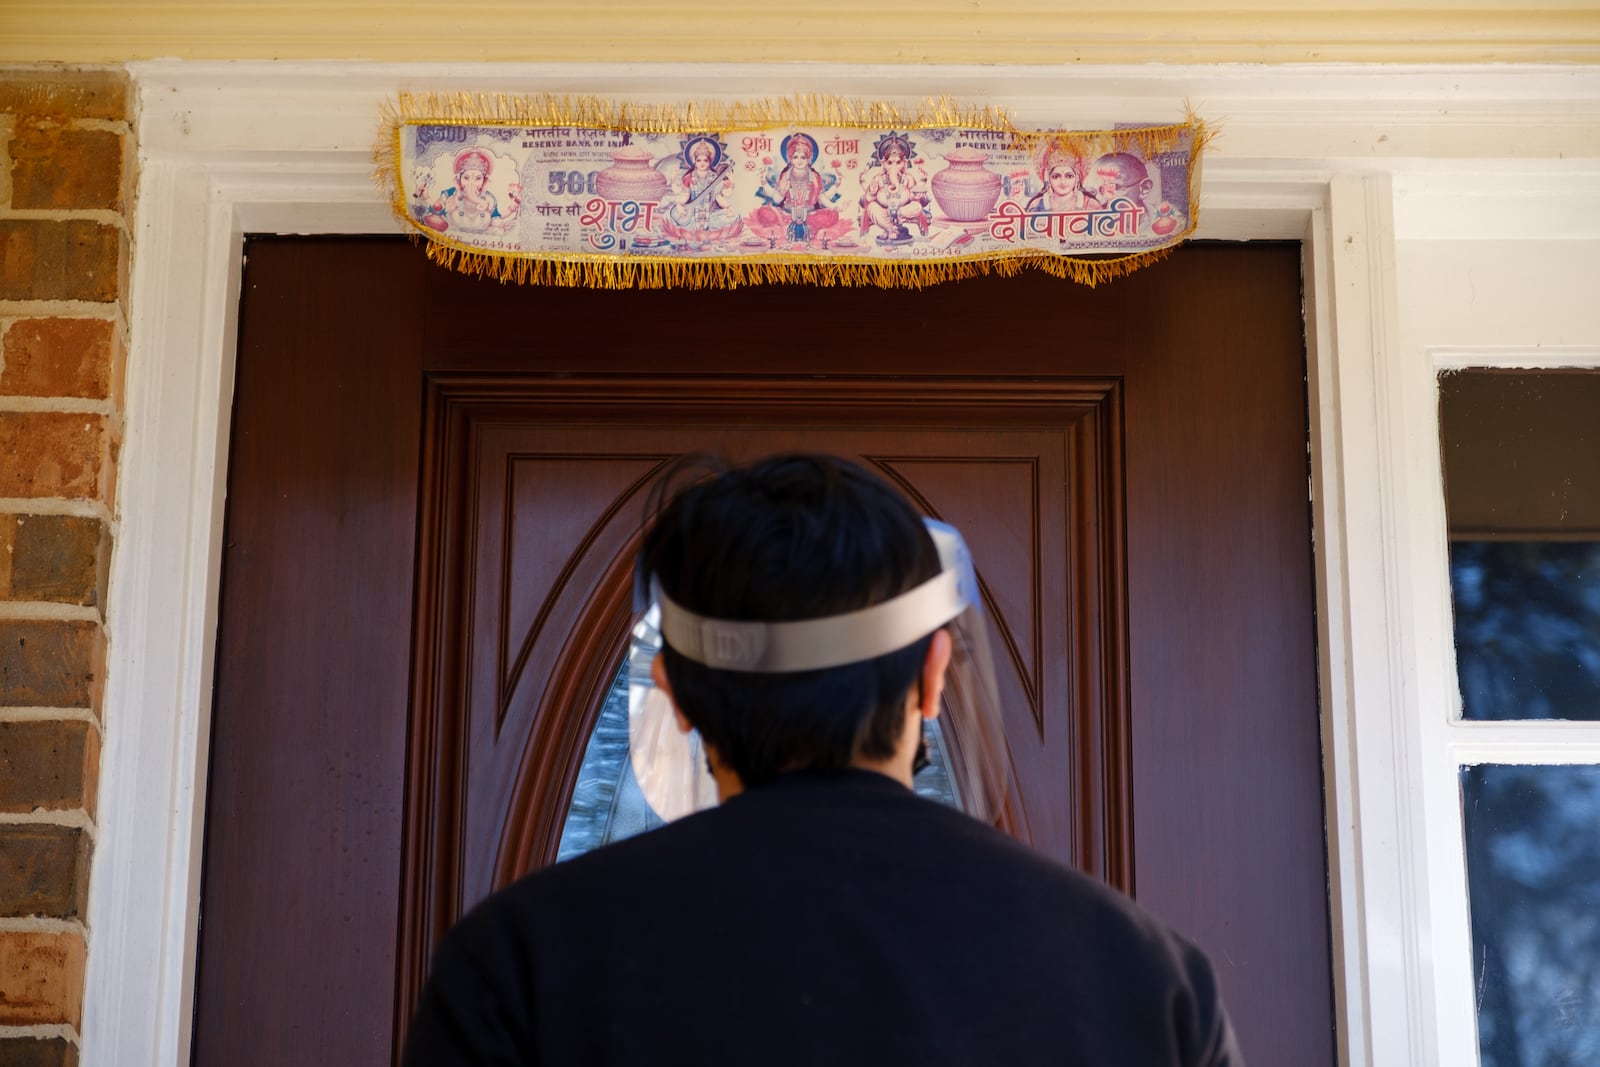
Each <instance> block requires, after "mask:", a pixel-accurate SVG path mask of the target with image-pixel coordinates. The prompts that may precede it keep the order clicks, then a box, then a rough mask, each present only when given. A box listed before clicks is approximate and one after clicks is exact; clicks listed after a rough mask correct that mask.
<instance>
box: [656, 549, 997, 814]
mask: <svg viewBox="0 0 1600 1067" xmlns="http://www.w3.org/2000/svg"><path fill="white" fill-rule="evenodd" d="M923 521H924V523H925V525H926V527H927V530H928V533H929V535H930V536H931V537H932V539H933V543H934V545H935V547H936V548H937V549H938V553H939V562H940V571H939V573H938V574H937V575H935V576H934V577H932V578H930V579H928V580H927V581H926V582H923V583H922V584H921V585H919V586H917V587H915V588H913V589H910V590H908V591H906V592H904V593H902V594H900V595H899V596H896V597H893V598H891V599H889V600H886V601H884V602H882V603H880V604H874V605H872V606H871V607H867V608H862V609H860V610H857V611H852V612H847V613H845V614H841V615H833V616H828V617H825V618H817V619H801V620H795V621H790V622H749V621H736V620H727V619H708V618H705V617H704V616H701V615H697V614H695V613H694V612H692V611H689V610H688V609H686V608H684V607H682V606H681V605H678V604H676V603H674V602H673V601H672V600H671V598H669V597H667V596H666V595H664V594H663V593H662V592H661V589H660V586H659V584H658V583H657V582H655V581H654V579H653V578H652V577H649V576H646V575H640V576H639V581H638V588H639V591H640V592H645V591H646V590H647V591H648V592H647V593H646V595H645V596H643V597H641V598H640V599H641V600H647V602H648V609H647V610H646V611H645V614H644V616H643V617H642V618H641V620H640V622H639V623H638V625H637V626H636V627H635V628H634V640H633V642H632V644H631V646H630V650H629V654H628V655H629V661H628V728H629V744H630V754H631V758H632V762H633V772H634V777H635V778H636V779H637V781H638V783H639V788H640V790H641V792H642V793H643V794H644V798H645V800H646V801H647V802H648V803H649V804H650V806H651V808H652V809H654V811H655V812H656V814H657V815H659V816H660V817H661V818H662V819H665V820H668V821H670V820H672V819H675V818H678V817H679V816H682V815H686V814H688V813H690V812H693V811H698V810H700V809H701V808H708V807H711V806H713V805H715V804H716V802H717V790H716V784H715V782H714V781H713V779H712V777H711V774H710V770H709V768H708V765H707V762H706V753H705V749H704V746H703V745H702V743H701V740H700V737H699V735H698V733H697V732H695V731H692V730H691V731H689V732H684V731H683V730H681V729H680V728H679V725H678V721H677V717H676V715H675V714H674V713H673V709H672V704H671V700H670V698H668V696H667V694H666V693H664V692H663V691H661V690H660V689H658V688H657V687H656V685H655V683H654V681H653V680H652V678H651V673H650V662H651V660H652V659H654V657H655V654H656V652H658V651H659V650H660V648H661V645H662V644H666V645H669V646H671V648H672V649H673V650H674V651H676V652H677V653H679V654H680V655H682V656H684V657H685V658H687V659H689V660H692V661H693V662H695V663H699V664H701V665H703V666H706V667H710V668H712V669H715V670H722V671H742V672H749V673H752V674H785V673H795V672H800V671H815V670H825V669H827V668H830V667H840V666H844V665H845V664H849V663H859V662H862V661H865V660H870V659H876V658H877V657H879V656H883V655H887V654H888V653H890V652H896V651H898V650H900V649H902V648H905V647H907V646H908V645H911V644H914V643H915V642H917V641H919V640H921V639H922V638H924V637H926V636H928V635H929V634H931V633H933V632H934V631H935V630H938V629H941V628H943V629H946V630H948V631H949V633H950V638H951V646H952V647H951V658H950V666H949V668H948V671H947V673H946V676H945V690H944V698H943V707H942V709H941V712H940V715H939V718H938V719H936V720H934V721H932V722H929V723H925V724H924V726H923V730H924V737H925V738H927V737H928V734H929V733H930V732H932V731H937V733H935V734H934V736H933V737H932V738H931V739H929V741H930V743H929V744H928V748H929V749H931V750H932V751H933V752H934V753H935V755H936V760H937V762H939V763H940V764H942V766H943V770H944V773H945V774H947V776H948V789H947V790H941V791H942V792H944V793H945V794H946V795H947V796H949V797H951V798H952V799H953V800H954V802H955V803H956V805H957V806H959V807H960V808H961V809H962V810H963V811H965V812H967V813H968V814H969V815H972V816H974V817H975V818H978V819H981V820H982V821H984V822H988V823H991V824H992V823H994V822H996V821H997V820H998V818H999V817H1000V813H1001V810H1002V807H1003V805H1004V802H1005V797H1006V789H1007V782H1008V776H1009V772H1010V760H1009V757H1008V755H1007V750H1006V745H1005V734H1004V732H1003V729H1002V726H1001V717H1000V703H999V698H998V696H997V689H996V686H995V674H994V662H993V660H992V658H991V655H990V644H989V632H988V620H987V618H986V617H985V615H984V611H983V600H982V597H981V595H980V593H979V589H978V578H977V572H976V571H975V570H974V568H973V564H972V555H971V553H970V552H969V551H968V550H967V545H966V542H965V541H964V540H962V537H961V534H960V532H959V531H957V530H956V528H955V527H953V526H950V525H948V524H947V523H943V522H939V521H937V520H934V519H924V520H923ZM921 791H923V790H922V789H920V788H919V792H921Z"/></svg>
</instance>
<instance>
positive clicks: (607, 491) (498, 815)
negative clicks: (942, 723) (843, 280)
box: [402, 378, 1131, 990]
mask: <svg viewBox="0 0 1600 1067" xmlns="http://www.w3.org/2000/svg"><path fill="white" fill-rule="evenodd" d="M906 391H907V387H906V385H905V384H904V383H888V382H885V383H879V384H878V385H877V386H876V387H871V386H862V387H860V388H857V389H853V390H840V389H838V388H836V387H835V386H832V385H828V384H824V383H816V382H806V381H803V380H795V381H789V382H784V383H774V382H770V381H762V382H749V381H746V382H739V381H721V382H715V383H712V382H706V381H685V380H669V379H659V380H653V381H639V382H634V383H630V384H629V385H627V386H620V387H619V386H618V385H617V384H616V383H608V382H604V381H601V380H586V379H583V378H568V379H561V380H554V379H504V380H501V381H499V382H497V383H486V382H484V381H481V380H463V381H459V382H457V381H450V380H445V379H441V380H439V381H437V382H436V383H435V395H434V402H433V408H434V411H435V418H434V419H433V424H434V425H435V426H436V428H437V430H438V432H437V434H436V435H435V437H434V439H433V443H432V444H431V445H429V448H430V449H431V450H433V451H434V453H435V457H436V458H435V460H433V461H432V462H430V464H429V465H430V467H432V468H433V469H436V470H438V471H441V472H446V474H445V477H444V478H443V479H442V480H441V481H440V483H439V484H438V485H437V486H436V487H435V489H434V491H433V493H432V494H431V495H430V496H428V497H427V498H426V501H430V502H432V503H428V502H425V505H424V512H423V520H422V525H423V529H424V531H425V533H424V538H423V540H424V543H425V544H436V545H438V546H439V550H438V552H437V553H436V554H434V555H432V556H427V555H425V557H424V559H423V563H422V570H421V578H422V582H423V587H424V589H429V588H436V589H437V594H438V595H437V596H426V597H425V598H424V601H423V610H424V617H423V618H422V619H421V620H419V629H418V633H419V638H420V640H421V641H422V644H420V645H419V647H418V649H417V652H416V656H415V658H416V661H417V663H418V664H419V667H420V674H419V677H420V678H421V679H422V684H419V686H418V689H417V691H418V693H419V694H421V696H422V699H421V700H419V702H418V705H417V707H416V708H415V710H414V724H413V729H412V737H413V751H412V759H411V763H412V765H413V766H415V767H429V768H433V769H434V771H435V773H434V774H433V775H431V776H413V778H412V782H411V786H412V793H411V795H409V796H408V802H407V807H408V810H410V811H411V812H413V813H417V814H419V815H420V820H419V821H418V822H416V823H414V825H413V827H412V836H411V838H410V840H409V841H408V861H407V874H406V887H407V895H406V901H407V905H406V906H407V909H408V915H409V916H410V917H411V921H408V924H407V927H406V929H407V930H409V931H411V935H410V936H411V937H412V938H413V939H414V940H413V941H412V943H411V944H410V945H408V946H405V947H404V948H403V951H402V958H403V959H407V960H410V961H411V965H412V970H411V973H410V974H409V976H408V977H409V988H411V989H413V990H414V989H415V988H416V984H417V983H418V982H420V979H421V977H422V964H423V962H424V961H425V958H426V947H427V946H430V945H431V944H432V940H433V938H434V937H436V936H437V935H438V934H439V933H441V932H442V929H443V926H444V925H447V924H448V922H449V921H451V920H452V919H453V918H454V917H455V916H456V915H457V914H459V913H460V912H462V911H464V910H465V909H466V908H467V907H469V906H470V905H471V904H472V903H473V902H474V901H476V900H478V899H479V898H481V897H482V896H484V895H486V894H487V893H488V892H490V891H491V890H492V889H494V888H495V887H497V886H499V885H502V884H505V883H506V882H508V881H510V880H511V879H513V878H515V877H517V876H518V875H520V874H522V873H525V872H526V871H527V870H529V869H531V868H533V867H537V866H540V865H542V864H544V863H548V862H551V861H552V860H553V859H554V857H555V854H556V850H557V847H558V845H559V842H560V829H561V825H562V822H563V817H564V814H565V808H566V803H567V800H568V798H569V797H570V795H571V791H572V788H573V786H574V783H575V780H576V775H577V770H578V766H579V763H580V761H581V758H582V754H583V747H584V744H585V742H586V741H587V738H588V734H589V731H590V729H591V728H592V725H593V722H594V719H595V717H596V716H597V715H598V712H599V708H600V705H601V702H602V701H603V699H604V696H605V693H606V692H607V690H608V688H609V686H610V683H611V680H612V679H613V678H614V677H615V673H616V670H617V665H618V663H619V661H620V657H621V656H622V654H623V648H624V645H625V642H626V639H627V633H628V631H629V628H630V627H631V625H632V622H633V604H632V599H631V570H632V567H631V563H632V556H633V552H634V549H635V542H636V537H637V534H638V531H639V529H640V526H641V524H642V522H643V520H644V518H645V507H646V500H647V497H648V495H649V490H650V489H651V487H652V485H653V483H654V482H655V481H656V479H657V478H658V476H659V472H660V471H661V470H662V469H663V468H664V467H665V466H666V465H667V464H668V463H669V462H670V461H671V460H672V459H673V458H674V457H676V456H678V455H681V454H683V453H687V452H695V451H701V450H705V449H712V450H715V451H716V452H717V453H718V454H720V455H722V456H724V457H726V458H727V459H730V460H733V461H739V460H743V459H749V458H754V457H756V456H760V455H765V454H769V453H772V452H776V451H787V450H807V449H809V450H818V451H829V452H834V453H837V454H842V455H846V456H852V457H854V458H856V459H858V460H859V461H861V462H863V463H866V464H867V465H869V466H872V467H875V468H877V469H878V470H879V471H880V472H882V473H883V474H884V475H885V476H886V477H888V478H889V479H890V480H891V481H894V482H896V483H898V484H899V485H900V486H901V487H902V489H903V490H904V491H905V492H906V493H907V495H908V496H909V497H910V498H911V499H912V500H914V501H915V502H916V503H917V504H918V505H919V506H920V507H921V509H922V510H923V511H924V512H926V513H927V514H930V515H933V516H936V517H939V518H943V519H946V520H949V521H952V522H954V523H956V524H957V525H958V526H960V527H961V528H962V529H963V531H964V532H966V534H967V535H968V537H969V540H970V542H971V544H972V546H973V549H974V553H975V555H976V557H977V559H978V561H979V565H980V574H979V577H980V583H981V585H982V588H983V592H984V597H985V602H986V605H987V607H988V609H989V611H990V613H991V615H992V617H993V622H994V629H995V632H996V634H997V639H998V644H999V648H1000V651H999V654H998V656H997V661H998V662H999V664H1000V667H1001V669H1000V672H999V675H1000V684H1001V687H1002V690H1003V693H1002V698H1003V700H1004V703H1005V705H1006V707H1007V709H1008V710H1007V714H1008V718H1007V722H1006V727H1007V735H1008V738H1009V739H1010V742H1011V747H1012V751H1013V758H1014V769H1015V772H1016V774H1015V782H1014V789H1013V794H1012V797H1011V799H1010V803H1009V804H1008V809H1007V815H1006V817H1005V818H1004V820H1003V824H1004V825H1005V827H1006V828H1007V829H1008V830H1011V831H1012V832H1014V833H1016V834H1017V835H1018V836H1019V837H1022V838H1023V839H1024V840H1028V841H1030V842H1031V843H1033V844H1035V845H1036V846H1037V847H1040V848H1042V849H1044V850H1046V851H1048V852H1051V853H1053V854H1055V855H1057V856H1059V857H1061V858H1062V859H1064V860H1066V861H1067V862H1070V863H1073V864H1075V865H1078V866H1081V867H1086V868H1088V869H1091V870H1095V871H1097V872H1098V873H1100V874H1101V875H1102V876H1103V877H1106V878H1107V879H1108V880H1111V881H1113V882H1114V883H1118V884H1122V885H1124V886H1127V885H1128V884H1129V881H1130V877H1131V871H1130V870H1129V868H1128V859H1129V858H1130V857H1131V844H1130V841H1131V829H1130V827H1129V826H1128V818H1129V812H1128V808H1129V805H1128V802H1127V797H1126V795H1125V790H1126V783H1127V781H1128V774H1127V767H1126V751H1125V749H1124V748H1122V747H1120V745H1119V746H1118V747H1116V748H1115V749H1114V750H1105V749H1104V744H1105V741H1106V739H1107V738H1121V737H1123V736H1125V734H1126V729H1127V726H1126V722H1125V719H1126V712H1127V709H1126V707H1125V706H1123V704H1122V703H1121V701H1120V697H1119V693H1120V690H1119V689H1118V688H1117V687H1109V688H1106V689H1100V688H1096V687H1092V686H1088V685H1086V684H1085V680H1086V679H1088V678H1089V677H1090V675H1088V674H1086V673H1085V672H1083V671H1081V670H1080V669H1079V665H1080V664H1081V663H1082V662H1084V661H1085V660H1095V661H1098V659H1099V658H1100V657H1101V655H1102V652H1103V649H1104V648H1105V647H1107V646H1119V645H1120V637H1119V636H1118V635H1117V634H1114V633H1107V632H1105V631H1104V628H1103V627H1102V625H1101V624H1100V621H1099V619H1100V615H1101V609H1102V605H1100V604H1098V603H1096V602H1093V599H1092V594H1094V593H1095V591H1097V590H1100V589H1121V588H1122V585H1123V581H1122V578H1121V576H1120V574H1117V573H1114V569H1115V568H1116V567H1118V566H1120V556H1119V553H1118V551H1117V550H1116V548H1115V546H1116V545H1117V544H1120V540H1121V532H1120V529H1118V528H1117V526H1116V516H1117V515H1119V514H1120V507H1119V506H1118V505H1117V504H1116V501H1115V499H1109V498H1114V497H1115V495H1116V494H1117V492H1119V491H1120V487H1119V484H1118V483H1117V481H1116V479H1115V477H1114V471H1112V470H1111V469H1110V468H1109V467H1108V458H1109V457H1110V456H1113V455H1115V454H1116V453H1117V451H1118V449H1117V448H1116V447H1114V446H1115V445H1116V441H1115V435H1116V433H1117V429H1118V422H1117V388H1116V386H1115V384H1114V383H1111V382H1040V383H1033V384H1031V385H1028V386H1025V387H1017V388H1007V389H1000V388H994V387H992V383H991V387H990V388H987V389H978V388H974V387H973V386H972V385H971V384H970V383H968V384H965V385H953V384H949V383H944V384H941V385H930V386H925V387H922V391H923V394H924V395H923V396H922V397H921V398H920V399H922V400H923V401H926V403H921V404H912V405H905V404H903V403H901V401H902V400H903V399H904V398H905V393H906ZM932 408H938V409H940V410H939V411H938V412H937V413H936V414H933V415H930V409H932ZM719 409H720V417H713V416H715V415H718V414H719ZM953 412H959V417H958V418H951V417H950V416H951V415H952V413H953ZM897 423H899V425H897ZM950 423H954V424H955V427H956V428H950V425H949V424H950ZM1081 480H1087V481H1088V482H1090V483H1091V487H1090V488H1087V489H1084V488H1080V486H1079V485H1078V483H1079V482H1080V481H1081ZM427 531H436V532H434V533H429V532H427ZM1108 568H1110V569H1111V571H1108ZM1085 591H1086V592H1087V593H1088V594H1091V601H1090V602H1088V603H1085V604H1080V603H1079V601H1080V599H1081V597H1080V596H1079V593H1080V592H1085ZM1108 696H1109V697H1110V698H1111V700H1110V702H1109V703H1107V697H1108ZM961 714H962V713H961V711H960V709H953V710H952V711H951V717H952V722H951V728H952V729H953V731H954V733H955V735H956V742H957V743H959V739H960V732H961ZM1106 765H1115V766H1116V767H1117V768H1118V769H1117V771H1116V773H1113V774H1102V773H1099V772H1098V771H1097V770H1095V768H1099V767H1102V766H1106Z"/></svg>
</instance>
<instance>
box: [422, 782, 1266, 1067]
mask: <svg viewBox="0 0 1600 1067" xmlns="http://www.w3.org/2000/svg"><path fill="white" fill-rule="evenodd" d="M403 1062H404V1064H405V1065H406V1067H430V1065H451V1064H685V1065H689V1064H693V1065H697V1067H715V1065H723V1064H741V1065H744V1064H750V1065H783V1064H829V1065H834V1064H901V1063H903V1064H917V1065H933V1064H964V1065H973V1064H982V1065H989V1064H995V1065H1018V1064H1058V1065H1067V1064H1071V1065H1079V1064H1081V1065H1086V1067H1087V1065H1095V1067H1166V1065H1173V1067H1179V1065H1182V1067H1190V1065H1195V1067H1236V1065H1239V1064H1241V1063H1242V1060H1241V1059H1240V1057H1239V1054H1238V1052H1237V1050H1236V1049H1235V1046H1234V1040H1233V1036H1232V1032H1231V1030H1230V1029H1229V1027H1228V1023H1227V1019H1226V1017H1225V1015H1224V1013H1223V1010H1222V1005H1221V1001H1220V999H1219V997H1218V993H1217V984H1216V979H1215V976H1214V975H1213V973H1212V970H1211V966H1210V964H1209V963H1208V962H1207V961H1206V959H1205V957H1204V956H1203V955H1201V953H1200V952H1199V951H1198V950H1196V949H1195V948H1193V947H1192V946H1190V945H1188V944H1187V943H1186V942H1184V941H1182V940H1181V939H1179V938H1178V937H1177V936H1176V935H1174V934H1172V933H1171V932H1170V931H1168V930H1167V929H1165V928H1164V927H1163V926H1161V925H1160V924H1159V923H1157V922H1156V921H1155V920H1154V919H1152V918H1150V917H1149V916H1148V915H1146V914H1145V913H1144V912H1142V911H1140V910H1139V909H1138V908H1137V907H1136V906H1135V905H1134V904H1132V903H1131V902H1130V901H1128V900H1127V899H1126V898H1124V897H1122V896H1120V895H1118V894H1116V893H1114V892H1112V891H1111V890H1108V889H1106V888H1104V887H1103V886H1101V885H1099V884H1098V883H1096V882H1093V881H1091V880H1090V879H1088V878H1085V877H1083V876H1082V875H1079V874H1077V873H1075V872H1073V871H1070V870H1068V869H1067V868H1065V867H1062V866H1060V865H1058V864H1056V863H1054V862H1052V861H1050V860H1048V859H1045V858H1044V857H1042V856H1039V855H1037V854H1035V853H1033V852H1032V851H1030V850H1028V849H1026V848H1024V847H1023V846H1021V845H1019V844H1017V843H1016V842H1014V841H1012V840H1011V839H1009V838H1007V837H1005V836H1004V835H1002V834H1000V833H998V832H997V831H995V830H992V829H991V828H989V827H987V826H984V825H982V824H980V823H978V822H977V821H975V820H972V819H970V818H968V817H966V816H964V815H961V814H959V813H958V812H955V811H952V810H950V809H948V808H944V807H942V806H940V805H938V804H936V803H934V802H932V801H928V800H924V799H921V798H919V797H917V796H916V795H915V794H913V793H912V792H911V791H910V790H908V789H906V788H904V787H903V786H901V785H899V784H898V783H896V782H894V781H892V780H890V779H888V778H885V777H882V776H880V775H877V774H873V773H870V772H867V771H846V772H836V773H816V772H807V773H801V774H790V775H785V776H783V777H782V778H780V779H778V780H777V781H776V782H774V783H772V784H770V785H767V786H763V787H762V788H760V789H755V790H752V791H750V792H747V793H744V794H742V795H740V796H738V797H735V798H732V799H731V800H729V801H728V802H727V803H726V804H723V805H722V806H721V807H718V808H715V809H713V810H711V811H707V812H702V813H700V814H697V815H694V816H691V817H689V818H686V819H682V820H680V821H678V822H676V823H673V824H671V825H669V826H667V827H666V828H664V829H661V830H657V831H654V832H652V833H648V834H645V835H643V836H641V837H636V838H633V839H631V840H628V841H624V842H621V843H619V844H615V845H611V846H609V847H606V848H602V849H600V850H598V851H596V852H592V853H590V854H588V855H586V856H583V857H580V858H578V859H575V860H572V861H570V862H567V863H563V864H558V865H556V866H554V867H550V868H546V869H545V870H543V871H539V872H537V873H535V874H532V875H530V876H528V877H526V878H524V879H522V880H521V881H519V882H517V883H516V884H515V885H512V886H510V887H509V888H507V889H505V890H503V891H502V892H499V893H497V894H495V895H494V896H492V897H490V898H489V899H488V900H486V901H484V902H483V903H482V904H480V905H479V906H478V907H476V908H475V909H473V911H472V912H471V913H470V914H468V915H467V916H466V917H465V918H464V919H462V920H461V922H460V923H458V924H457V925H456V926H455V927H454V928H453V929H452V930H451V931H450V933H449V934H448V935H447V936H446V937H445V939H444V942H443V943H442V944H441V945H440V947H439V951H438V953H437V955H436V957H435V959H434V965H433V973H432V976H431V977H430V979H429V981H428V985H427V988H426V990H425V991H424V994H423V998H422V1003H421V1006H420V1008H419V1009H418V1012H417V1015H416V1017H415V1019H414V1020H413V1022H412V1025H411V1029H410V1032H409V1034H408V1037H407V1043H406V1050H405V1058H404V1061H403Z"/></svg>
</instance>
